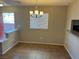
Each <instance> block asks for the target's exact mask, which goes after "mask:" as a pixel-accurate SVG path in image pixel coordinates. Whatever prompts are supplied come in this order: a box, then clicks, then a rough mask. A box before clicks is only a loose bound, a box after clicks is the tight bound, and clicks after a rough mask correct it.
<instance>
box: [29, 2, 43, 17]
mask: <svg viewBox="0 0 79 59" xmlns="http://www.w3.org/2000/svg"><path fill="white" fill-rule="evenodd" d="M37 8H38V7H37V0H36V7H35V10H30V11H29V13H30V16H32V17H34V18H38V17H41V16H43V14H44V12H43V11H39V10H38V9H37Z"/></svg>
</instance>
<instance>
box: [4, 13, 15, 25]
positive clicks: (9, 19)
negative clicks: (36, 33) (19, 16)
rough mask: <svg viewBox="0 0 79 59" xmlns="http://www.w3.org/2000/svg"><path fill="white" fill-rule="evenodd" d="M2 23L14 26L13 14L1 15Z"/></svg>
mask: <svg viewBox="0 0 79 59" xmlns="http://www.w3.org/2000/svg"><path fill="white" fill-rule="evenodd" d="M3 22H4V23H11V24H14V23H15V21H14V13H3Z"/></svg>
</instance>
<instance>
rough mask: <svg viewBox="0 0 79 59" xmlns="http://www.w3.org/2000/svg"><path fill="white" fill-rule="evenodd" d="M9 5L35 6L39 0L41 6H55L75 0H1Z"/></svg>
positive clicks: (38, 3)
mask: <svg viewBox="0 0 79 59" xmlns="http://www.w3.org/2000/svg"><path fill="white" fill-rule="evenodd" d="M1 1H2V2H4V3H7V4H8V5H18V6H34V5H35V4H36V1H37V5H39V6H53V5H58V6H59V5H69V4H70V3H71V2H72V1H73V0H1Z"/></svg>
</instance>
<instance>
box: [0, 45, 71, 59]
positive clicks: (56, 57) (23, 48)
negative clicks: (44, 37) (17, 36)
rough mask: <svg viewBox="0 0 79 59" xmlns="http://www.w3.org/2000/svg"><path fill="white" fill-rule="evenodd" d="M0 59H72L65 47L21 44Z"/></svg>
mask: <svg viewBox="0 0 79 59" xmlns="http://www.w3.org/2000/svg"><path fill="white" fill-rule="evenodd" d="M0 59H71V58H70V56H69V55H68V53H67V51H66V50H65V48H64V47H63V46H56V45H42V44H25V43H19V44H17V45H16V46H15V47H13V48H12V49H11V50H10V51H8V52H7V53H6V54H4V55H3V56H2V57H0Z"/></svg>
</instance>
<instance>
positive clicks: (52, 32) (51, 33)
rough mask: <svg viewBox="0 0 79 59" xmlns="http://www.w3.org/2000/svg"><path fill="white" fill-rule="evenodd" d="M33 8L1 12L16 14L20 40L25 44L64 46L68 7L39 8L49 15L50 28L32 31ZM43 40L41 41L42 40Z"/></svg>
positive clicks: (10, 9)
mask: <svg viewBox="0 0 79 59" xmlns="http://www.w3.org/2000/svg"><path fill="white" fill-rule="evenodd" d="M32 9H33V7H4V8H2V9H1V10H2V11H3V12H4V11H6V12H7V11H9V12H12V11H14V12H15V16H16V17H15V19H16V24H18V25H19V26H20V31H19V34H18V35H19V40H20V41H24V42H41V43H54V44H63V43H64V34H65V24H66V13H67V7H66V6H52V7H39V9H40V10H41V9H42V10H43V11H44V12H45V13H48V14H49V19H48V21H49V24H48V25H49V28H48V29H47V30H32V29H30V28H29V27H30V24H29V23H30V22H29V21H30V19H29V13H28V11H29V10H32ZM40 38H41V39H40Z"/></svg>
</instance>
